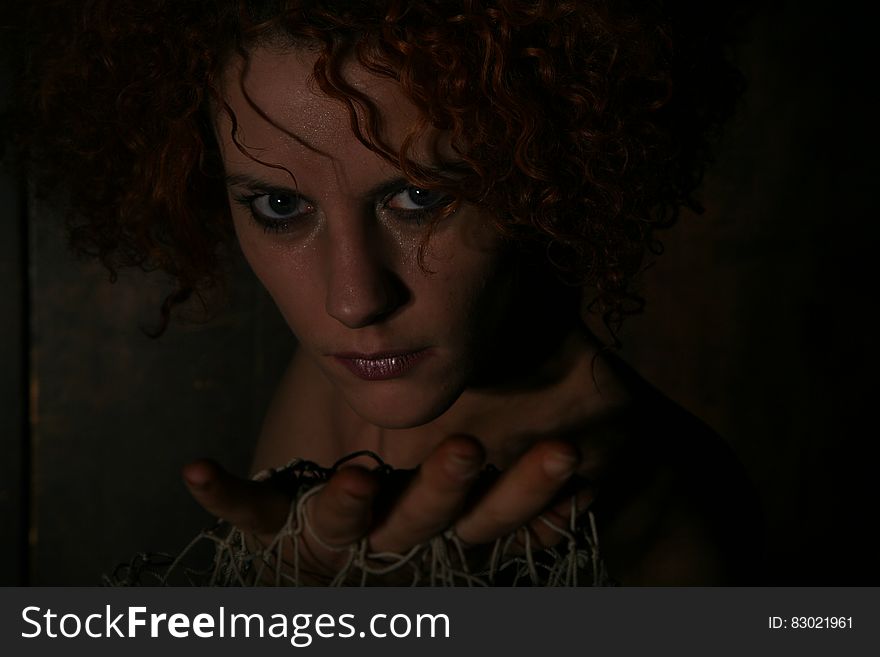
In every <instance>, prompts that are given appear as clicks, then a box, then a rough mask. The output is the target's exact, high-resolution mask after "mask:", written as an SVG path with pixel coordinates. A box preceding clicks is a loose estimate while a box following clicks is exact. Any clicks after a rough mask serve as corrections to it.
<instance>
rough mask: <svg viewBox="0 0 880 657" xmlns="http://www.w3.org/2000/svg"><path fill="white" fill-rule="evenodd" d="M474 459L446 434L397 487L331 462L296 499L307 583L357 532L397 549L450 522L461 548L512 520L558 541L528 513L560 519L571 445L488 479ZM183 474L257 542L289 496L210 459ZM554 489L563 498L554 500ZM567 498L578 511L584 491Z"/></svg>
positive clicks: (328, 572)
mask: <svg viewBox="0 0 880 657" xmlns="http://www.w3.org/2000/svg"><path fill="white" fill-rule="evenodd" d="M484 458H485V457H484V453H483V449H482V447H481V445H480V444H479V443H478V442H477V441H476V440H474V439H472V438H469V437H466V436H454V437H450V438H448V439H446V440H445V441H443V442H442V443H441V444H440V445H438V446H437V448H436V449H435V450H434V451H433V452H432V453H431V455H430V456H429V457H428V458H427V459H426V460H425V461H424V462H423V463H422V465H421V467H420V468H419V469H418V470H417V471H416V473H415V474H414V475H413V476H412V478H411V480H410V481H409V482H408V484H407V485H406V486H405V487H403V489H402V491H401V492H399V493H398V492H397V491H395V490H393V489H392V487H391V484H390V483H388V482H383V481H381V480H380V478H379V477H378V476H377V475H376V474H375V473H374V472H371V471H369V470H367V469H366V468H363V467H360V466H345V467H341V468H340V469H339V470H338V471H337V472H336V473H335V474H334V475H333V476H332V477H331V478H330V479H329V481H328V482H327V484H326V485H325V486H324V488H323V489H321V490H320V491H319V492H318V493H317V494H315V495H314V496H312V497H311V499H309V501H308V503H307V505H306V512H307V515H308V519H309V525H310V529H311V531H306V532H303V534H302V535H301V546H300V547H301V555H305V562H306V566H307V568H308V569H309V571H310V572H311V573H312V575H313V576H315V578H316V581H319V580H320V579H321V578H322V577H323V578H324V579H325V580H327V579H329V578H332V577H333V575H335V574H336V572H338V570H339V569H340V568H341V567H342V565H343V563H344V561H345V559H346V558H347V552H346V551H343V550H338V549H334V546H339V548H343V547H345V546H348V545H351V544H353V543H357V542H358V541H360V540H361V539H362V538H364V537H366V538H367V541H368V545H369V551H370V553H372V554H381V553H395V554H405V553H407V552H408V551H409V550H410V549H412V548H413V547H414V546H416V545H419V544H422V543H424V542H426V541H428V540H430V539H431V538H433V537H435V536H437V535H439V534H441V533H442V532H444V531H445V530H447V529H448V528H450V527H451V528H453V530H454V532H455V534H456V535H457V536H458V538H459V539H460V540H461V541H462V542H463V543H464V544H465V545H467V546H479V545H482V544H486V543H491V542H494V541H495V540H496V539H497V538H500V537H504V536H506V535H508V534H510V533H511V532H513V531H515V530H517V529H518V528H520V527H525V528H527V531H528V532H529V534H530V539H531V541H530V545H531V546H532V548H533V549H537V548H539V547H541V548H543V547H549V546H551V545H553V544H555V543H556V542H558V541H559V540H560V539H561V535H560V534H559V533H558V531H556V530H555V529H553V528H551V527H550V526H548V525H547V524H546V523H545V522H544V521H542V520H541V519H540V518H538V516H539V515H543V516H544V518H545V519H547V520H550V522H552V523H553V524H555V525H557V526H562V527H565V526H567V524H568V517H569V513H570V504H571V501H570V500H571V495H572V494H573V493H574V491H573V490H572V489H571V484H572V475H573V474H574V472H575V469H576V468H577V465H578V462H579V457H578V454H577V451H576V449H575V448H574V447H573V446H572V445H570V444H568V443H564V442H560V441H546V442H541V443H538V444H536V445H534V446H532V448H531V449H529V450H528V451H527V452H526V453H525V454H523V455H522V457H520V459H519V460H518V461H517V462H516V463H515V464H514V465H513V466H511V467H510V468H509V469H508V470H506V471H505V472H503V473H501V475H500V476H498V478H497V479H496V480H495V481H494V482H492V483H491V485H489V486H488V487H487V486H485V485H482V484H485V482H484V481H482V480H481V478H480V476H479V475H480V473H481V472H482V471H483V462H484ZM184 479H185V480H186V482H187V485H188V486H189V489H190V491H191V493H192V495H193V496H194V497H195V498H196V500H197V501H198V502H199V503H200V504H201V505H202V506H203V507H204V508H205V509H206V510H208V511H209V512H210V513H212V514H213V515H215V516H217V517H219V518H222V519H223V520H226V521H227V522H229V523H230V524H232V525H234V526H236V527H237V528H239V529H240V530H242V531H243V532H245V533H246V534H249V535H252V536H255V537H256V539H257V540H259V541H261V542H262V543H263V544H266V543H268V542H269V541H270V540H271V539H272V538H273V537H274V536H275V534H276V533H277V532H278V531H279V529H280V528H281V527H282V526H283V525H284V523H285V521H286V519H287V517H288V512H289V507H290V501H291V500H290V496H289V495H288V494H286V493H284V492H282V491H279V490H278V489H277V488H275V487H274V486H272V485H271V482H255V481H249V480H243V479H239V478H237V477H234V476H232V475H230V474H228V473H226V472H225V471H223V470H222V469H221V468H220V467H219V466H217V465H216V464H214V463H213V462H210V461H197V462H195V463H192V464H190V465H188V466H187V467H186V468H185V469H184ZM566 493H567V494H566ZM560 495H565V498H564V499H562V500H558V499H557V498H559V497H560ZM575 499H576V502H577V506H578V510H579V511H580V510H582V509H583V508H585V507H586V505H587V503H588V502H589V499H590V492H589V490H586V489H584V490H581V491H579V492H578V493H577V495H576V497H575Z"/></svg>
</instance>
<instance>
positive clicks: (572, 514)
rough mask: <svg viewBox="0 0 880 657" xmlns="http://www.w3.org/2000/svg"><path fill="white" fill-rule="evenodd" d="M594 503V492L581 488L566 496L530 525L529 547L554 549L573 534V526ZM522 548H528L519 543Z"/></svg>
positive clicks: (533, 548)
mask: <svg viewBox="0 0 880 657" xmlns="http://www.w3.org/2000/svg"><path fill="white" fill-rule="evenodd" d="M592 502H593V490H592V489H591V488H584V487H581V488H580V489H579V490H577V491H575V492H572V493H570V494H566V495H564V496H563V497H562V499H561V500H560V501H558V502H557V503H555V504H553V505H552V506H550V508H548V509H545V510H544V511H543V512H542V513H541V514H540V515H539V516H538V517H537V518H534V519H532V521H531V522H530V523H529V524H528V531H529V537H530V543H529V547H530V548H531V549H532V550H539V549H546V548H549V547H553V546H554V545H556V544H557V543H559V542H560V541H562V540H563V539H565V538H567V537H568V536H569V535H570V533H571V532H572V524H573V523H574V522H575V521H576V520H577V518H578V517H579V516H580V515H581V514H582V513H583V512H584V511H586V510H587V508H588V507H589V506H590V504H591V503H592ZM518 543H519V545H520V546H521V547H522V548H525V547H526V546H525V545H524V544H523V542H522V541H521V540H520V541H518Z"/></svg>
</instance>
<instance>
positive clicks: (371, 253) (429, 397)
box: [216, 49, 514, 428]
mask: <svg viewBox="0 0 880 657" xmlns="http://www.w3.org/2000/svg"><path fill="white" fill-rule="evenodd" d="M313 61H314V56H313V55H310V54H308V53H306V52H303V51H288V52H284V53H282V52H276V51H273V50H268V49H260V50H257V51H255V52H254V53H252V57H251V59H250V63H249V66H248V67H247V69H246V72H245V73H244V75H242V71H243V70H244V69H243V66H242V64H241V62H238V63H237V64H234V65H232V66H230V67H229V69H228V70H227V72H226V75H225V78H224V94H225V97H226V100H227V102H228V104H229V106H230V107H231V109H232V111H233V113H234V115H235V118H236V120H237V122H238V130H239V132H238V141H239V143H240V144H241V145H242V146H244V148H245V149H246V151H247V153H248V154H249V155H250V156H251V157H248V156H247V155H245V154H243V153H242V152H241V151H240V150H239V149H238V148H237V147H236V145H235V143H234V142H233V139H232V136H231V132H232V125H231V121H230V119H229V117H228V116H227V115H226V114H225V113H223V112H218V115H217V119H216V130H217V135H218V140H219V142H220V146H221V150H222V154H223V159H224V162H225V169H226V174H227V180H228V188H229V199H230V206H231V209H232V217H233V220H234V224H235V230H236V233H237V235H238V239H239V241H240V243H241V247H242V250H243V252H244V254H245V257H246V258H247V260H248V262H249V263H250V265H251V267H252V268H253V270H254V272H255V273H256V275H257V276H258V277H259V279H260V281H262V283H263V285H265V287H266V289H267V290H268V291H269V293H270V294H271V295H272V297H273V298H274V300H275V302H276V303H277V305H278V307H279V309H280V310H281V313H282V314H283V315H284V318H285V319H286V320H287V323H288V325H289V326H290V328H291V329H292V330H293V332H294V333H295V334H296V336H297V338H298V339H299V341H300V348H301V349H303V350H304V351H305V353H306V354H307V355H308V356H309V357H311V358H312V359H314V362H315V363H316V364H317V366H318V367H319V368H320V370H321V371H322V372H323V373H324V375H325V376H326V377H327V378H328V379H329V380H330V381H331V382H332V383H333V384H335V385H336V387H337V389H338V390H339V391H340V392H341V393H342V395H343V396H344V398H345V400H346V401H347V402H348V404H349V405H350V406H351V407H352V408H353V409H354V410H355V411H356V412H357V413H358V414H359V415H360V416H361V417H363V418H364V419H366V420H367V421H369V422H371V423H373V424H376V425H379V426H383V427H387V428H406V427H413V426H418V425H421V424H424V423H426V422H430V421H431V420H433V419H435V418H436V417H438V416H439V415H440V414H442V413H443V412H444V411H445V410H446V409H448V408H449V407H450V406H451V405H452V404H453V403H454V402H455V400H456V399H457V398H458V396H459V395H460V394H461V393H462V391H463V390H464V389H465V388H466V387H467V386H468V384H469V381H472V380H473V378H474V377H475V376H476V375H478V370H479V367H480V362H481V361H482V360H483V357H484V356H486V355H487V354H488V352H489V351H490V347H491V345H492V343H493V341H496V338H497V335H498V333H499V331H501V330H503V329H502V326H503V325H504V324H505V323H506V322H507V321H509V320H508V310H509V308H510V305H511V300H512V295H513V289H512V288H513V280H514V277H513V276H512V264H511V258H510V257H508V256H507V255H506V253H505V251H504V250H503V249H502V248H501V244H500V241H499V239H498V238H497V236H496V234H495V232H494V230H493V229H492V228H491V227H490V224H491V222H490V221H489V217H487V216H486V215H485V214H484V212H483V211H481V210H478V209H477V208H475V207H473V206H469V205H467V204H463V205H462V206H461V207H460V208H459V209H458V210H457V211H456V212H455V213H454V214H453V215H451V216H450V217H448V218H445V219H443V220H441V223H440V224H439V225H438V226H437V228H436V230H435V232H434V234H433V236H432V237H431V240H430V241H429V243H428V248H427V251H426V253H425V256H424V261H423V263H424V267H420V266H419V262H418V248H419V244H420V243H421V241H422V238H423V236H424V231H425V230H426V223H427V221H428V219H430V218H431V216H433V215H434V214H437V213H439V211H440V209H441V208H442V206H443V205H445V201H444V199H443V198H442V195H440V194H439V193H436V192H427V191H425V190H420V189H417V188H414V187H412V186H411V185H409V183H408V182H407V181H406V180H405V179H404V178H403V177H402V174H401V172H400V171H399V170H397V169H396V168H395V167H393V166H391V165H389V164H388V163H387V162H386V161H385V160H384V159H382V158H381V157H380V156H379V155H377V154H375V153H373V152H372V151H370V150H369V149H368V148H366V147H364V146H363V144H361V142H360V141H358V139H357V138H356V137H355V136H354V135H353V134H352V131H351V129H350V127H349V114H348V111H347V110H346V108H345V107H344V106H343V105H342V104H341V103H340V102H339V101H336V100H332V99H330V98H328V97H326V96H324V95H322V94H321V92H320V91H318V90H317V88H316V85H315V84H314V83H310V81H309V76H310V74H311V72H312V64H313ZM345 74H346V77H347V79H348V80H349V82H350V83H351V84H353V85H354V86H355V87H356V88H357V89H358V90H359V91H361V92H363V93H365V94H367V95H368V96H369V97H370V98H371V99H372V100H373V101H374V103H375V104H376V106H377V108H378V110H379V113H380V116H381V119H382V123H381V134H382V137H383V139H384V140H385V141H386V142H387V143H388V144H389V145H390V146H392V147H394V148H397V147H399V146H400V145H401V143H402V142H403V140H404V138H405V136H406V135H407V133H408V131H409V129H410V128H411V127H412V126H413V125H414V123H415V122H416V121H418V119H419V114H418V112H417V110H416V109H415V107H414V106H413V105H412V104H411V103H410V102H409V101H408V100H407V99H406V98H405V97H404V95H403V93H402V92H401V90H400V88H399V87H398V85H397V83H395V82H393V81H391V80H387V79H384V78H379V77H376V76H374V75H372V74H370V73H369V72H367V71H366V70H364V69H363V68H362V67H360V66H359V65H357V64H354V63H353V64H351V65H349V66H348V67H347V68H346V70H345ZM450 155H451V150H449V148H448V145H444V143H443V135H442V134H440V133H436V132H434V133H429V134H428V135H427V136H426V138H425V139H423V140H421V141H420V142H419V143H418V144H417V145H416V147H415V149H414V150H413V159H415V160H417V161H418V162H419V163H420V164H423V165H427V166H433V167H438V166H440V165H441V161H442V160H446V161H449V156H450ZM285 169H286V170H288V171H289V172H290V173H291V174H292V175H293V177H294V178H295V182H294V180H293V179H292V178H291V176H290V174H288V173H287V172H286V171H285Z"/></svg>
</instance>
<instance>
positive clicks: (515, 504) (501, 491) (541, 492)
mask: <svg viewBox="0 0 880 657" xmlns="http://www.w3.org/2000/svg"><path fill="white" fill-rule="evenodd" d="M579 461H580V456H579V455H578V452H577V450H576V449H575V447H574V446H573V445H570V444H568V443H564V442H560V441H545V442H541V443H538V444H537V445H535V446H534V447H532V448H531V449H530V450H529V451H528V452H526V453H525V454H524V455H523V456H522V457H520V459H519V460H518V461H517V462H516V463H515V464H514V466H513V467H512V468H511V469H510V470H508V471H506V472H505V473H503V474H502V476H501V477H500V478H499V479H498V482H497V483H496V484H495V485H494V486H493V487H492V488H491V489H490V490H489V491H488V492H487V493H486V494H485V495H484V496H483V497H482V498H481V499H480V500H479V502H477V504H476V505H475V506H474V507H473V508H472V509H470V510H469V511H468V512H467V513H466V514H465V515H464V516H463V517H462V518H461V519H459V520H458V522H456V523H455V533H456V535H457V536H458V537H459V538H460V539H461V540H462V541H464V542H465V543H469V544H471V545H477V544H480V543H488V542H489V541H493V540H495V539H496V538H499V537H501V536H505V535H507V534H509V533H510V532H512V531H514V530H515V529H517V528H518V527H520V526H522V525H525V524H528V523H529V522H530V521H531V520H532V519H533V518H534V517H535V516H537V515H538V514H540V513H541V512H542V511H543V510H544V508H545V507H546V506H547V505H548V504H549V503H550V502H551V500H552V499H553V497H554V496H555V495H556V493H557V492H558V491H559V489H560V488H562V486H563V485H564V484H565V482H566V481H567V480H568V479H569V477H571V475H572V474H573V473H574V471H575V468H576V467H577V465H578V463H579Z"/></svg>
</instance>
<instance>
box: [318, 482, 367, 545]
mask: <svg viewBox="0 0 880 657" xmlns="http://www.w3.org/2000/svg"><path fill="white" fill-rule="evenodd" d="M378 489H379V485H378V482H377V481H376V478H375V476H374V475H373V474H372V473H371V472H370V471H369V470H367V469H366V468H364V467H361V466H354V465H353V466H347V467H344V468H340V469H339V471H338V472H336V473H335V474H334V475H333V476H332V477H331V478H330V480H329V481H328V482H327V484H326V485H325V486H324V488H323V489H322V490H321V491H320V492H319V493H317V494H316V495H315V496H314V497H313V498H312V499H311V500H309V502H308V505H307V507H308V508H307V511H306V522H308V523H309V527H308V529H309V532H308V533H309V534H310V535H311V538H313V539H317V540H318V541H319V542H320V543H321V544H323V545H325V546H339V547H342V546H346V545H350V544H352V543H354V542H356V541H358V540H360V539H361V538H362V537H363V536H364V534H366V532H367V530H368V529H369V527H370V524H371V522H372V515H373V514H372V507H373V501H374V500H375V497H376V493H377V491H378Z"/></svg>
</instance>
